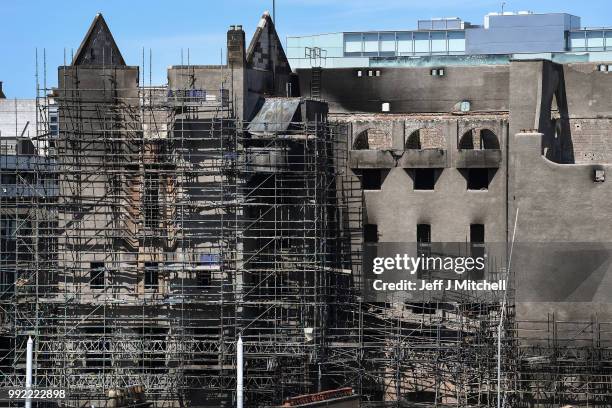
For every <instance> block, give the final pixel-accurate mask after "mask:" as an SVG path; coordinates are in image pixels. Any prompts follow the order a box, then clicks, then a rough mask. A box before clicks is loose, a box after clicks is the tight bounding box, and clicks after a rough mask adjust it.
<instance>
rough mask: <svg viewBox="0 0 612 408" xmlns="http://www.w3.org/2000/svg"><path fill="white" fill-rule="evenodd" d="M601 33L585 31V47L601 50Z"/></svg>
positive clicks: (602, 40)
mask: <svg viewBox="0 0 612 408" xmlns="http://www.w3.org/2000/svg"><path fill="white" fill-rule="evenodd" d="M603 46H604V39H603V31H587V47H589V48H598V49H600V50H603Z"/></svg>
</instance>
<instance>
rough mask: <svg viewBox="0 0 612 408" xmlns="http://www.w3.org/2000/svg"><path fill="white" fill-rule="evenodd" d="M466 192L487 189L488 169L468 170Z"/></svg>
mask: <svg viewBox="0 0 612 408" xmlns="http://www.w3.org/2000/svg"><path fill="white" fill-rule="evenodd" d="M467 188H468V190H488V189H489V169H468V179H467Z"/></svg>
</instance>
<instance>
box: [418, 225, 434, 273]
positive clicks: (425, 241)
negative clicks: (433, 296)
mask: <svg viewBox="0 0 612 408" xmlns="http://www.w3.org/2000/svg"><path fill="white" fill-rule="evenodd" d="M416 239H417V254H418V256H424V257H428V256H430V255H431V225H430V224H417V236H416ZM424 271H425V269H423V268H422V265H421V266H419V269H418V270H417V278H419V279H422V278H423V272H424Z"/></svg>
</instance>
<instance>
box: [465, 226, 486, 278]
mask: <svg viewBox="0 0 612 408" xmlns="http://www.w3.org/2000/svg"><path fill="white" fill-rule="evenodd" d="M470 246H471V250H472V258H474V259H475V258H484V256H485V226H484V224H471V225H470ZM469 277H470V279H474V280H480V279H484V270H477V269H474V270H473V271H471V272H470V275H469Z"/></svg>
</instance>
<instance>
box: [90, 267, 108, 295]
mask: <svg viewBox="0 0 612 408" xmlns="http://www.w3.org/2000/svg"><path fill="white" fill-rule="evenodd" d="M105 274H106V268H105V267H104V262H91V263H90V264H89V287H90V288H91V289H104V283H105V279H104V278H105Z"/></svg>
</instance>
